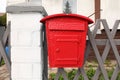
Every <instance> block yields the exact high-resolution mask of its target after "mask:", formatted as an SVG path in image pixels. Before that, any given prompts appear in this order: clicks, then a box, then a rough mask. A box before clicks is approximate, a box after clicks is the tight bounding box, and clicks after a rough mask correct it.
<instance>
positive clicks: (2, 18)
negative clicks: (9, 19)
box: [0, 14, 6, 26]
mask: <svg viewBox="0 0 120 80" xmlns="http://www.w3.org/2000/svg"><path fill="white" fill-rule="evenodd" d="M0 25H1V26H6V14H4V15H3V16H0Z"/></svg>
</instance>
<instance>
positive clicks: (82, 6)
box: [42, 0, 94, 20]
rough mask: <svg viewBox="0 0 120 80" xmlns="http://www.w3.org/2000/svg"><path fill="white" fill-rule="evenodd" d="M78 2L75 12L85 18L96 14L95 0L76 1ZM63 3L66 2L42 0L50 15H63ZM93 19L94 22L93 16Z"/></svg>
mask: <svg viewBox="0 0 120 80" xmlns="http://www.w3.org/2000/svg"><path fill="white" fill-rule="evenodd" d="M65 1H66V0H65ZM68 1H69V0H68ZM76 1H77V4H76V5H77V8H76V10H75V11H74V12H76V13H77V14H80V15H84V16H89V15H91V14H92V13H94V0H76ZM63 3H64V0H42V5H43V6H44V7H45V9H46V11H47V13H48V15H51V14H57V13H63ZM76 5H74V6H76ZM74 6H72V7H74ZM91 18H92V19H93V20H94V16H92V17H91Z"/></svg>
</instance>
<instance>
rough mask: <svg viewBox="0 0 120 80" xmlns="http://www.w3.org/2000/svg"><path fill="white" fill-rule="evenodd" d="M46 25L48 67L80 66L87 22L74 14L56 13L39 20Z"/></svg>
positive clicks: (89, 20) (87, 19)
mask: <svg viewBox="0 0 120 80" xmlns="http://www.w3.org/2000/svg"><path fill="white" fill-rule="evenodd" d="M41 22H43V23H45V25H46V38H47V47H48V57H49V63H50V67H59V68H60V67H82V65H83V61H84V52H85V47H86V46H85V44H86V33H87V27H88V24H89V23H92V22H93V21H92V20H91V19H89V18H87V17H84V16H80V15H76V14H69V15H66V14H56V15H52V16H47V17H45V18H43V19H42V20H41Z"/></svg>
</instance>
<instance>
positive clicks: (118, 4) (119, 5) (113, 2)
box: [101, 0, 120, 29]
mask: <svg viewBox="0 0 120 80" xmlns="http://www.w3.org/2000/svg"><path fill="white" fill-rule="evenodd" d="M101 9H102V10H103V11H102V12H101V19H107V22H108V24H109V25H110V28H112V27H113V25H114V23H115V20H117V19H118V20H120V0H101ZM102 28H103V27H102ZM119 29H120V27H119Z"/></svg>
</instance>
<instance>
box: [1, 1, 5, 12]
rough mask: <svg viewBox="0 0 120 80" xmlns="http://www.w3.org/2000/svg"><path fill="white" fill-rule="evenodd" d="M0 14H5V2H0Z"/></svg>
mask: <svg viewBox="0 0 120 80" xmlns="http://www.w3.org/2000/svg"><path fill="white" fill-rule="evenodd" d="M0 12H6V0H0Z"/></svg>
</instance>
